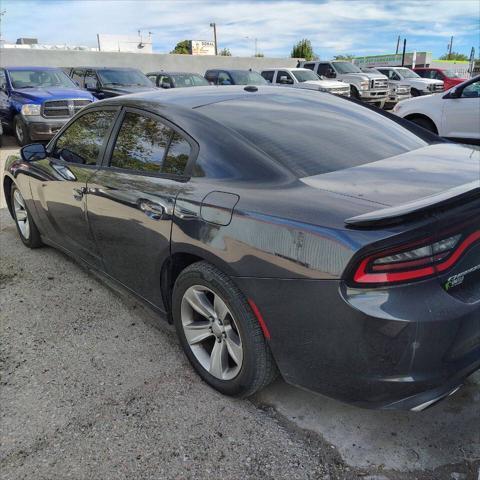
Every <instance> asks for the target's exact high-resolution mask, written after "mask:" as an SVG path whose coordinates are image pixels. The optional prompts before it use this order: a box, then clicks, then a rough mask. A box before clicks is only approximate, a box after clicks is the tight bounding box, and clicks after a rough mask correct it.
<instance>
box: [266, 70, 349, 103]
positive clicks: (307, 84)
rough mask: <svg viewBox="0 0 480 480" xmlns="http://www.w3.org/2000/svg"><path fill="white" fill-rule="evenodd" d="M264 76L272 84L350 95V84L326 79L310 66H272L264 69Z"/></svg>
mask: <svg viewBox="0 0 480 480" xmlns="http://www.w3.org/2000/svg"><path fill="white" fill-rule="evenodd" d="M260 74H261V75H262V77H263V78H264V79H265V80H266V81H267V82H270V83H271V84H272V85H282V86H287V87H294V88H303V89H307V90H319V91H321V92H328V93H332V94H334V95H344V96H346V97H349V96H350V86H349V85H348V84H346V83H343V82H337V81H336V80H324V79H323V78H321V77H319V76H318V75H317V74H316V73H313V72H312V71H311V70H309V69H308V68H271V69H268V70H262V72H261V73H260Z"/></svg>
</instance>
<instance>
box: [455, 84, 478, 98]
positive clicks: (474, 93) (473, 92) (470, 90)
mask: <svg viewBox="0 0 480 480" xmlns="http://www.w3.org/2000/svg"><path fill="white" fill-rule="evenodd" d="M460 98H480V80H479V81H476V82H473V83H471V84H470V85H467V86H466V87H465V88H464V89H463V90H462V94H461V96H460Z"/></svg>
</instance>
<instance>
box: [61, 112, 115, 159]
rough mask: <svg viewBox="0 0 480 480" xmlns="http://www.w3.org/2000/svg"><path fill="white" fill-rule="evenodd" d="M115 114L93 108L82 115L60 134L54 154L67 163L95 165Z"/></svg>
mask: <svg viewBox="0 0 480 480" xmlns="http://www.w3.org/2000/svg"><path fill="white" fill-rule="evenodd" d="M115 114H116V112H114V111H111V110H110V111H108V110H95V111H93V112H89V113H86V114H85V115H82V116H81V117H80V118H79V119H78V120H75V121H74V122H73V123H72V124H71V125H70V126H69V127H68V128H67V130H65V131H64V132H63V133H62V134H61V135H60V137H59V138H58V140H57V142H56V144H55V151H54V156H55V157H57V158H59V159H61V160H63V161H65V162H68V163H79V164H82V165H95V164H96V163H97V159H98V155H99V154H100V150H101V148H102V145H103V143H104V142H105V139H106V136H107V133H108V131H109V130H110V127H111V125H112V122H113V119H114V118H115Z"/></svg>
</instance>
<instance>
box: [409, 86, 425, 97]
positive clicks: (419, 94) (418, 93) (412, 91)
mask: <svg viewBox="0 0 480 480" xmlns="http://www.w3.org/2000/svg"><path fill="white" fill-rule="evenodd" d="M410 94H411V95H412V97H420V96H421V95H422V93H421V92H420V90H417V89H416V88H412V89H411V90H410Z"/></svg>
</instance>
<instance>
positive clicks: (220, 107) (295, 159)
mask: <svg viewBox="0 0 480 480" xmlns="http://www.w3.org/2000/svg"><path fill="white" fill-rule="evenodd" d="M199 110H200V111H201V113H203V114H205V115H207V116H209V117H210V118H212V119H214V120H216V121H218V122H219V123H221V124H222V125H224V126H226V127H229V128H231V129H233V130H234V131H236V132H237V133H239V134H241V135H242V136H243V137H244V138H245V139H247V140H248V141H250V142H251V143H253V144H254V145H255V146H256V147H257V148H259V149H260V150H262V151H263V152H265V153H266V154H267V155H269V156H270V157H271V158H272V159H274V160H275V161H277V162H279V163H280V164H282V165H283V166H285V167H287V168H288V169H290V170H291V171H292V172H293V173H294V174H295V175H297V176H298V177H299V178H302V177H308V176H311V175H318V174H321V173H328V172H333V171H336V170H342V169H345V168H350V167H354V166H357V165H363V164H365V163H370V162H375V161H377V160H382V159H384V158H388V157H393V156H395V155H400V154H402V153H405V152H408V151H411V150H415V149H418V148H422V147H424V146H426V145H427V143H426V142H425V141H424V140H422V139H421V138H420V137H418V136H417V135H415V134H414V133H413V132H411V131H410V130H407V129H406V128H404V127H402V126H401V125H399V124H398V123H396V122H394V121H393V120H390V119H389V118H386V117H385V116H383V115H381V114H379V113H376V112H374V111H372V110H370V109H368V108H366V107H363V106H361V105H357V104H355V103H353V102H350V101H348V100H345V99H341V98H338V97H335V96H333V95H329V94H322V93H319V92H308V91H294V90H293V89H292V91H291V92H288V93H287V92H284V89H282V94H281V95H280V94H262V95H255V94H252V95H251V96H250V97H243V98H240V99H235V100H229V101H223V102H219V103H214V104H209V105H205V106H203V107H200V108H199Z"/></svg>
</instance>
